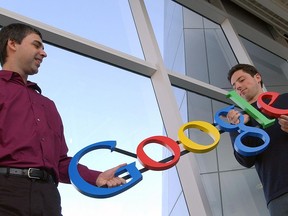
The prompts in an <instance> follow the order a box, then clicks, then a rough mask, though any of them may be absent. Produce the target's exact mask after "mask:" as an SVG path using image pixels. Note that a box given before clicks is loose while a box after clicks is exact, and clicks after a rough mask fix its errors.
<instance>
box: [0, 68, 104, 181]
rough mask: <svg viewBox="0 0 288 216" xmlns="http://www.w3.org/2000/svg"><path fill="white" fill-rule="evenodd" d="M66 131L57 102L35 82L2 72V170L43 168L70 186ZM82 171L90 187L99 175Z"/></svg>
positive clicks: (0, 154) (0, 90)
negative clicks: (25, 81)
mask: <svg viewBox="0 0 288 216" xmlns="http://www.w3.org/2000/svg"><path fill="white" fill-rule="evenodd" d="M63 131H64V130H63V124H62V120H61V117H60V115H59V113H58V111H57V108H56V106H55V104H54V102H53V101H52V100H50V99H48V98H47V97H44V96H42V95H41V89H40V88H39V86H38V85H37V84H36V83H33V82H30V81H28V82H27V84H25V83H24V82H23V80H22V78H21V77H20V75H19V74H18V73H15V72H11V71H5V70H0V167H16V168H30V167H34V168H43V169H46V170H48V171H49V172H52V173H53V174H54V175H55V178H56V181H57V182H58V181H60V182H63V183H70V179H69V175H68V166H69V163H70V160H71V157H68V156H67V152H68V148H67V145H66V142H65V138H64V132H63ZM79 172H80V174H81V175H82V177H83V178H84V179H85V180H86V181H88V182H89V183H91V184H95V181H96V178H97V177H98V175H99V174H100V172H98V171H92V170H89V169H88V168H87V167H86V166H83V165H79Z"/></svg>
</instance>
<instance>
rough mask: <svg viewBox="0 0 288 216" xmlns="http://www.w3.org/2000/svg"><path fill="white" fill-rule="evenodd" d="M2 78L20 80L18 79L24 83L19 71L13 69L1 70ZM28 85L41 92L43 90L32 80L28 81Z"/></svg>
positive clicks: (0, 76) (0, 77)
mask: <svg viewBox="0 0 288 216" xmlns="http://www.w3.org/2000/svg"><path fill="white" fill-rule="evenodd" d="M0 79H3V80H6V81H10V80H18V81H21V82H22V83H23V84H24V82H23V80H22V78H21V76H20V75H19V74H18V73H16V72H13V71H8V70H0ZM26 86H27V87H29V88H32V89H34V90H36V91H38V92H39V93H40V94H41V92H42V90H41V88H40V87H39V86H38V85H37V84H36V83H34V82H31V81H29V80H28V81H27V85H26Z"/></svg>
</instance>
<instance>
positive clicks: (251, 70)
mask: <svg viewBox="0 0 288 216" xmlns="http://www.w3.org/2000/svg"><path fill="white" fill-rule="evenodd" d="M238 70H243V71H244V72H245V73H248V74H250V75H251V76H252V77H254V76H255V75H256V74H260V73H259V71H258V70H257V69H256V68H255V67H254V66H252V65H249V64H237V65H235V66H233V67H232V68H231V69H230V70H229V72H228V76H227V79H228V81H229V82H231V77H232V76H233V74H234V73H235V72H236V71H238ZM260 76H261V74H260ZM260 84H261V87H263V81H262V79H261V82H260Z"/></svg>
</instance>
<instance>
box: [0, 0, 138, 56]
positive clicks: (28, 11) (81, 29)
mask: <svg viewBox="0 0 288 216" xmlns="http://www.w3.org/2000/svg"><path fill="white" fill-rule="evenodd" d="M1 7H2V8H4V9H7V10H10V11H13V12H16V13H19V14H21V15H24V16H27V17H29V18H32V19H35V20H38V21H40V22H43V23H46V24H48V25H51V26H54V27H56V28H59V29H62V30H64V31H67V32H71V33H73V34H76V35H79V36H81V37H84V38H87V39H89V40H92V41H95V42H97V43H100V44H103V45H106V46H108V47H111V48H114V49H116V50H119V51H122V52H125V53H128V54H130V55H133V56H136V57H139V58H142V59H144V57H143V53H142V49H141V45H140V43H139V39H138V35H137V31H136V28H135V25H134V20H133V17H132V14H131V10H130V7H129V4H128V1H127V0H108V1H102V0H93V1H90V0H82V1H69V0H61V1H58V0H49V1H42V2H41V4H38V3H37V4H35V3H34V4H32V2H30V1H27V0H26V1H25V0H23V1H15V0H9V1H1ZM33 7H34V9H33Z"/></svg>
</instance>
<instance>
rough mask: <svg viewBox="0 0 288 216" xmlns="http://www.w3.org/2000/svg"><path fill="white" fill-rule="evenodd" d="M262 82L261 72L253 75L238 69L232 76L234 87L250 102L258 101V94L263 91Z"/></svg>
mask: <svg viewBox="0 0 288 216" xmlns="http://www.w3.org/2000/svg"><path fill="white" fill-rule="evenodd" d="M260 82H261V76H260V74H256V75H254V76H253V77H252V76H251V75H250V74H248V73H246V72H245V71H243V70H238V71H236V72H235V73H234V74H233V75H232V77H231V84H232V86H233V89H234V90H235V91H236V92H237V93H238V94H239V95H240V96H241V97H243V98H244V99H245V100H246V101H248V102H249V103H253V102H255V101H257V98H258V96H259V95H260V94H261V93H262V92H263V90H262V87H261V83H260Z"/></svg>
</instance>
